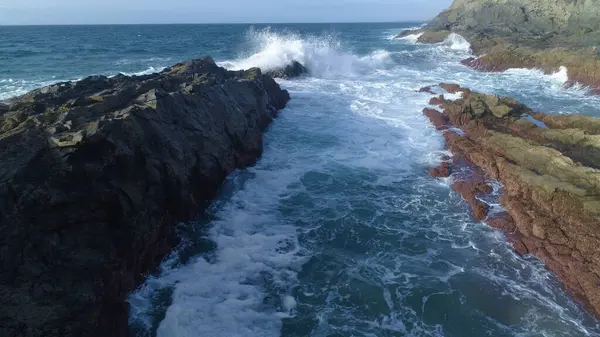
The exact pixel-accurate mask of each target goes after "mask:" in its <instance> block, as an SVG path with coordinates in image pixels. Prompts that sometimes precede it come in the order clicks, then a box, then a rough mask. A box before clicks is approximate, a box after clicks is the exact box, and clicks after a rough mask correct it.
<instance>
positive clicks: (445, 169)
mask: <svg viewBox="0 0 600 337" xmlns="http://www.w3.org/2000/svg"><path fill="white" fill-rule="evenodd" d="M450 174H451V170H450V164H449V163H447V162H442V163H441V164H440V166H438V167H432V168H430V169H429V175H431V176H432V177H436V178H447V177H449V176H450Z"/></svg>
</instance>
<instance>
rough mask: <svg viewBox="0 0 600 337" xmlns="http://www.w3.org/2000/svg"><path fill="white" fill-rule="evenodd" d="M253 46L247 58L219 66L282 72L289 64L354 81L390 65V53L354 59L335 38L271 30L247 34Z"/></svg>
mask: <svg viewBox="0 0 600 337" xmlns="http://www.w3.org/2000/svg"><path fill="white" fill-rule="evenodd" d="M248 39H249V41H250V43H251V45H252V47H251V49H250V53H251V55H250V56H243V57H241V58H240V59H237V60H234V61H224V62H220V65H221V66H223V67H226V68H229V69H232V70H239V69H248V68H251V67H259V68H261V69H263V70H272V69H276V68H282V67H285V66H286V65H288V64H290V63H291V62H292V61H298V62H300V63H302V64H304V65H305V66H306V67H307V68H308V69H309V70H310V72H311V75H312V76H316V77H329V78H331V77H338V76H343V77H353V76H359V75H360V74H361V73H363V72H364V71H367V70H373V69H385V68H386V67H389V66H391V65H393V62H392V61H391V59H390V53H389V52H387V51H385V50H376V51H374V52H372V53H371V54H369V55H366V56H362V57H359V56H356V55H354V54H352V53H349V52H346V51H344V50H343V49H342V48H341V45H340V43H339V41H338V40H337V39H336V38H335V37H334V36H331V35H330V36H319V37H316V36H315V37H301V36H299V35H297V34H293V33H288V34H274V33H272V32H271V31H270V30H263V31H254V30H251V31H250V32H249V33H248Z"/></svg>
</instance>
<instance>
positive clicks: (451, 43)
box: [442, 33, 471, 52]
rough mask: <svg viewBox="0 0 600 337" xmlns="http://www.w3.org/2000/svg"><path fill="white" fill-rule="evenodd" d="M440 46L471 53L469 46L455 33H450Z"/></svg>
mask: <svg viewBox="0 0 600 337" xmlns="http://www.w3.org/2000/svg"><path fill="white" fill-rule="evenodd" d="M442 44H443V45H444V46H448V47H450V49H452V50H459V51H464V52H469V51H471V44H470V43H469V42H468V41H467V40H466V39H465V38H464V37H462V36H461V35H459V34H456V33H450V35H448V37H447V38H446V39H445V40H444V42H442Z"/></svg>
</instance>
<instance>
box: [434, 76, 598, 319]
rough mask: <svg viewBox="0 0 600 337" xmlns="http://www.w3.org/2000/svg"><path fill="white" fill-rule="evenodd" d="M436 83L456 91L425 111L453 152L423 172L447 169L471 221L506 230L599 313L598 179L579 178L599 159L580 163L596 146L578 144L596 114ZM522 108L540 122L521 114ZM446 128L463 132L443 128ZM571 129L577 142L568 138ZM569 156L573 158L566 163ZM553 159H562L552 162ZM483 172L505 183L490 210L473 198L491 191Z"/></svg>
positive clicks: (593, 133)
mask: <svg viewBox="0 0 600 337" xmlns="http://www.w3.org/2000/svg"><path fill="white" fill-rule="evenodd" d="M440 87H441V88H445V89H446V90H447V91H449V92H459V91H462V92H463V95H462V96H463V97H462V98H461V99H458V100H455V101H449V100H445V99H444V98H443V96H441V97H440V98H437V97H434V98H433V99H432V101H431V102H430V104H434V105H438V106H440V107H441V108H442V109H443V113H441V112H439V111H437V110H433V109H425V110H424V114H425V115H426V116H427V117H428V118H429V119H430V120H431V122H432V123H433V124H434V125H435V126H436V128H437V129H438V130H445V132H444V138H445V140H446V145H447V148H448V149H449V150H450V151H451V152H452V153H453V154H454V156H453V158H452V162H451V163H450V164H449V165H448V166H446V164H448V163H446V162H443V163H442V164H441V165H440V167H436V168H432V169H431V170H430V173H431V174H432V175H433V176H444V175H445V174H446V173H452V178H453V180H454V183H453V184H452V188H453V189H454V190H455V191H457V192H458V193H459V194H460V195H461V196H462V197H463V198H464V199H465V200H466V201H467V202H468V203H469V205H470V207H471V210H472V212H473V217H474V218H475V219H477V220H485V221H486V223H488V224H489V225H490V226H493V227H495V228H498V229H500V230H502V231H504V232H506V234H507V237H508V239H509V240H510V242H512V244H513V246H514V247H515V250H516V251H517V252H518V253H519V254H533V255H535V256H537V257H538V258H540V260H542V261H543V262H544V263H545V264H546V266H547V267H548V269H550V270H551V271H553V272H554V273H555V274H556V276H557V277H558V279H560V281H561V282H562V283H563V284H564V286H565V287H566V289H567V290H569V291H570V292H571V293H572V294H573V296H574V298H576V299H577V300H579V301H580V302H581V303H582V304H583V305H585V306H586V308H588V309H589V310H590V311H591V312H592V313H594V314H597V315H598V314H599V313H600V277H599V276H598V275H599V274H598V273H597V271H598V270H600V258H598V257H597V256H600V221H599V220H598V219H599V218H600V197H594V196H598V195H600V185H595V184H589V183H586V181H587V180H586V179H587V178H586V177H587V176H588V174H592V175H600V171H595V170H596V169H595V167H599V166H600V165H591V166H588V167H586V166H585V165H589V163H592V164H593V163H596V162H595V161H594V160H593V159H589V158H586V154H587V157H590V156H591V157H594V155H593V154H594V153H595V152H590V151H593V149H591V148H589V147H582V145H580V144H581V142H582V141H583V140H587V141H589V142H593V141H594V139H596V138H594V137H597V136H600V120H597V119H594V118H591V117H585V116H576V115H573V116H557V115H545V114H543V113H533V112H532V111H531V110H530V109H528V108H527V107H524V106H523V105H521V104H520V103H519V102H516V101H514V100H512V99H507V98H499V97H496V96H493V95H483V94H479V93H475V92H471V91H470V90H467V89H463V88H460V87H458V86H457V85H450V84H441V85H440ZM522 113H527V114H529V115H531V116H533V118H535V119H537V120H538V121H541V122H543V123H545V124H544V125H543V127H540V126H538V125H536V124H534V123H531V122H528V121H527V120H523V119H522V118H521V114H522ZM451 127H455V128H460V129H461V130H462V131H463V133H464V135H462V134H459V133H456V132H451V131H448V129H449V128H451ZM548 128H550V129H552V130H551V132H548V130H549V129H548ZM577 129H579V130H577ZM573 134H577V135H578V136H577V137H580V138H581V137H583V138H582V139H583V140H578V141H574V140H573V136H572V135H573ZM586 137H587V138H586ZM578 139H579V138H578ZM524 152H525V153H528V154H529V155H527V156H523V153H524ZM567 157H569V158H567ZM575 162H576V163H579V164H573V165H571V164H569V163H575ZM554 163H564V164H561V165H560V166H556V167H553V166H552V165H555V164H554ZM489 178H492V179H496V180H498V181H499V182H501V183H502V184H503V185H504V192H503V195H502V196H501V197H500V199H499V202H500V204H501V205H502V206H503V207H504V208H505V210H506V211H505V212H502V213H499V214H493V215H490V216H488V213H489V207H488V205H487V204H485V203H484V202H483V201H481V199H480V198H481V196H484V195H486V194H488V193H490V192H491V187H490V186H489V185H488V184H487V180H488V179H489ZM596 205H598V206H596Z"/></svg>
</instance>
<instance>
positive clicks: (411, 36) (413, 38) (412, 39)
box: [396, 33, 423, 43]
mask: <svg viewBox="0 0 600 337" xmlns="http://www.w3.org/2000/svg"><path fill="white" fill-rule="evenodd" d="M421 35H423V33H416V34H409V35H406V36H403V37H398V38H396V40H405V41H408V42H410V43H417V41H418V40H419V38H420V37H421Z"/></svg>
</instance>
